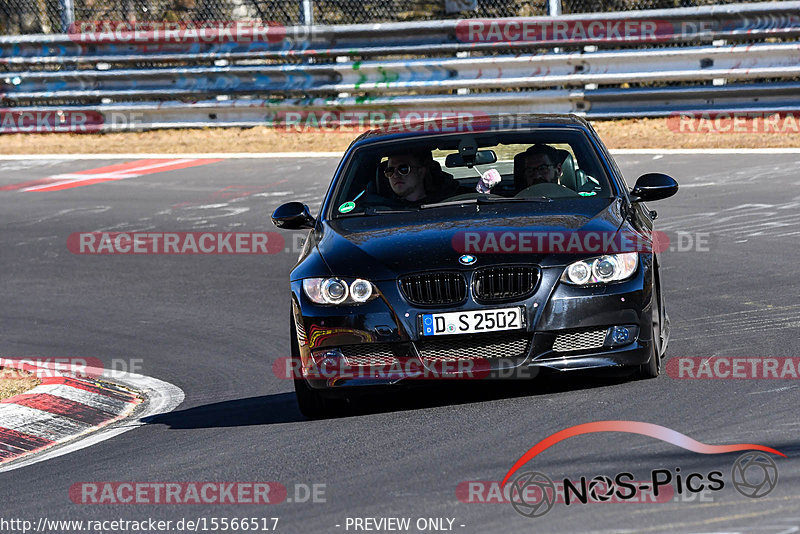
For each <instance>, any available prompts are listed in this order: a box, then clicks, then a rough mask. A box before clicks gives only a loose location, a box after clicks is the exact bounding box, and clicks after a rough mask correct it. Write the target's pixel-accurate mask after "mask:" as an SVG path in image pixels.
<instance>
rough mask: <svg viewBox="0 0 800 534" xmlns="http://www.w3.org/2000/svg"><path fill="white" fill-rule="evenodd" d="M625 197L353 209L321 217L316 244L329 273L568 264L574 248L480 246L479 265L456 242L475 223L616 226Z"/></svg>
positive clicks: (377, 274)
mask: <svg viewBox="0 0 800 534" xmlns="http://www.w3.org/2000/svg"><path fill="white" fill-rule="evenodd" d="M621 205H622V204H621V200H620V199H587V198H582V199H576V200H559V201H553V202H548V203H524V204H523V203H520V204H516V203H508V204H497V205H488V206H487V205H480V206H477V205H467V206H457V207H442V208H435V209H429V210H421V211H415V212H409V213H402V214H380V215H373V216H359V217H347V218H341V219H336V220H331V221H325V222H323V224H322V233H321V235H318V238H319V240H318V242H317V248H318V251H319V253H320V254H321V256H322V259H323V260H324V262H325V263H326V264H327V266H328V267H329V269H330V271H331V274H334V275H336V276H342V277H352V278H368V279H371V280H375V281H378V280H393V279H396V278H398V277H399V276H402V275H405V274H408V273H412V272H420V271H427V270H471V269H474V268H478V267H486V266H490V265H496V264H507V263H535V264H539V265H543V266H548V265H565V264H567V263H569V262H571V261H574V260H575V257H576V255H574V254H552V253H550V254H547V253H533V254H531V253H514V254H509V253H502V252H498V253H494V252H492V253H487V252H480V253H475V254H474V256H476V258H477V261H476V262H475V263H474V264H473V265H470V266H463V265H461V264H460V263H459V261H458V259H459V257H460V256H461V255H462V254H463V250H457V248H456V247H454V242H455V243H458V242H459V241H458V239H459V237H458V236H459V234H461V235H462V236H463V232H476V231H477V232H503V231H512V232H519V231H536V232H548V231H552V232H559V231H564V232H569V231H592V232H604V233H606V232H608V233H614V232H617V231H619V230H620V228H621V226H622V225H623V223H624V222H625V219H624V217H623V216H622V213H621ZM462 242H463V240H462ZM580 256H581V255H578V257H580ZM583 256H585V254H584V255H583Z"/></svg>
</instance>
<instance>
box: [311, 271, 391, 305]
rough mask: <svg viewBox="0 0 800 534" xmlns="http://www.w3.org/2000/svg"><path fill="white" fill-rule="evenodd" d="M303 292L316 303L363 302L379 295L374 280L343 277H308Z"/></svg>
mask: <svg viewBox="0 0 800 534" xmlns="http://www.w3.org/2000/svg"><path fill="white" fill-rule="evenodd" d="M303 292H305V294H306V296H307V297H308V298H309V299H311V301H312V302H314V303H316V304H330V305H336V304H361V303H363V302H367V301H368V300H372V299H373V298H375V297H376V296H377V290H376V289H375V286H374V285H372V282H370V281H369V280H363V279H361V278H359V279H357V280H350V281H348V280H344V279H341V278H336V277H331V278H306V279H305V280H303Z"/></svg>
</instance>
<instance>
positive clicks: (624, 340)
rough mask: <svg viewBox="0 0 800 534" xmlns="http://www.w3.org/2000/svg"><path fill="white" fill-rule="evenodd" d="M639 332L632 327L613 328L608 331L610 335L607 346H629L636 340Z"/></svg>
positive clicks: (607, 338)
mask: <svg viewBox="0 0 800 534" xmlns="http://www.w3.org/2000/svg"><path fill="white" fill-rule="evenodd" d="M638 330H639V329H638V328H637V327H636V326H632V325H619V326H612V327H611V328H609V329H608V334H607V335H606V345H608V346H609V347H622V346H624V345H629V344H631V343H633V342H634V340H636V334H638V333H639V332H638Z"/></svg>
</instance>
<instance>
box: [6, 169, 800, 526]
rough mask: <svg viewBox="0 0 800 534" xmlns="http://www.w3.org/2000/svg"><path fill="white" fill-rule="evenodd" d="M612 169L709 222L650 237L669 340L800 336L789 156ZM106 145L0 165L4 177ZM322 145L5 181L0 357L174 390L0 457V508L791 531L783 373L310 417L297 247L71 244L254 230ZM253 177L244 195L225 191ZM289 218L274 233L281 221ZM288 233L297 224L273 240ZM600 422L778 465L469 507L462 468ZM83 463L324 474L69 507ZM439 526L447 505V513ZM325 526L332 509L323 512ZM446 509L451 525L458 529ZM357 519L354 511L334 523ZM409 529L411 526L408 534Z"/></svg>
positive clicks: (562, 460) (606, 469) (726, 457)
mask: <svg viewBox="0 0 800 534" xmlns="http://www.w3.org/2000/svg"><path fill="white" fill-rule="evenodd" d="M617 161H618V162H619V163H620V165H621V167H622V168H623V171H624V173H625V175H626V177H627V179H628V181H629V182H633V181H634V179H635V177H636V176H638V175H639V174H641V173H644V172H646V171H660V172H666V173H668V174H671V175H672V176H674V177H675V178H676V179H677V180H678V181H679V183H680V184H681V186H682V188H681V191H680V192H679V193H678V195H677V196H675V197H673V198H671V199H668V200H665V201H662V202H659V203H653V204H651V205H650V207H651V208H652V209H656V210H657V211H658V213H659V218H658V221H657V223H658V224H659V229H662V230H667V231H671V232H675V231H686V232H708V233H709V237H708V246H707V250H700V251H697V250H693V251H684V252H678V251H673V252H665V253H664V255H663V258H662V263H663V268H662V271H663V277H664V284H663V285H664V288H665V298H666V303H667V306H668V310H669V313H670V315H671V318H672V324H673V330H672V341H671V344H670V347H669V351H668V354H667V357H668V358H676V357H681V356H703V357H710V356H717V357H719V356H742V357H756V358H761V357H769V356H776V357H796V356H798V355H800V340H798V326H800V322H799V321H800V320H799V319H798V316H800V303H799V302H798V298H797V296H798V287H799V286H798V284H797V279H798V275H797V265H798V264H800V251H798V247H797V244H798V243H799V242H800V209H798V208H800V182H799V181H798V174H797V169H798V168H800V155H797V154H794V155H790V154H786V155H763V154H760V155H713V156H703V155H665V156H663V157H662V156H653V155H627V156H625V155H623V156H618V157H617ZM112 163H116V162H115V161H114V160H109V161H108V162H103V161H71V162H66V161H61V162H59V161H49V162H48V161H35V162H34V161H11V162H2V163H0V168H2V172H0V187H1V186H3V185H8V184H12V183H17V182H22V181H25V180H35V179H39V178H42V177H45V176H49V175H52V174H57V173H64V172H76V171H79V170H84V169H90V168H95V167H100V166H102V165H106V164H112ZM335 165H336V160H335V159H327V158H323V159H308V158H297V159H275V160H247V159H241V160H228V161H222V162H217V163H213V164H210V165H205V166H201V167H195V168H189V169H182V170H176V171H171V172H165V173H159V174H153V175H149V176H142V177H139V178H133V179H127V180H120V181H116V182H109V183H101V184H95V185H91V186H86V187H77V188H74V189H68V190H64V191H54V192H48V193H21V192H19V191H5V192H0V205H1V206H2V209H0V227H1V228H2V232H1V233H0V250H2V252H1V253H0V273H2V274H1V275H0V290H1V291H0V292H1V294H2V299H1V300H0V302H2V305H1V306H0V308H1V310H0V324H1V325H2V327H0V328H1V331H0V355H3V356H40V357H55V356H58V357H92V358H99V359H100V360H102V361H103V362H104V363H105V364H106V365H110V364H111V363H112V361H113V360H115V359H116V360H122V361H127V362H131V361H133V362H134V363H137V362H138V364H139V367H138V369H135V370H136V371H137V372H140V373H142V374H145V375H148V376H152V377H156V378H159V379H162V380H166V381H168V382H171V383H173V384H175V385H177V386H179V387H180V388H181V389H183V391H184V392H185V394H186V400H185V402H184V403H183V404H182V405H181V406H180V407H179V408H178V409H177V410H176V411H174V412H172V413H170V414H168V415H165V416H161V417H158V418H156V419H155V420H153V421H151V423H150V424H148V425H145V426H143V427H141V428H137V429H135V430H133V431H131V432H127V433H125V434H122V435H120V436H117V437H115V438H113V439H111V440H108V441H104V442H102V443H99V444H96V445H94V446H91V447H89V448H86V449H83V450H79V451H77V452H74V453H71V454H68V455H65V456H62V457H59V458H55V459H52V460H48V461H45V462H41V463H38V464H35V465H32V466H28V467H24V468H21V469H17V470H15V471H10V472H7V473H2V474H0V517H2V518H5V519H11V518H20V519H29V520H32V521H34V522H35V521H36V520H38V518H40V517H45V518H48V519H62V520H64V519H78V520H80V519H83V520H87V519H96V520H111V519H118V518H122V519H130V520H143V519H147V518H155V519H171V520H173V521H174V520H178V519H180V518H190V519H196V518H198V517H206V518H212V517H217V518H219V517H229V518H231V517H279V518H280V521H279V524H278V529H277V530H278V531H280V532H346V531H348V530H345V524H346V519H347V518H348V517H350V518H353V517H362V518H363V517H375V518H380V517H410V518H412V525H413V522H414V521H415V520H416V519H417V518H420V517H425V518H427V517H443V518H452V519H454V520H455V521H454V523H453V529H454V530H455V531H457V532H494V531H516V532H555V533H564V532H622V531H628V532H706V533H707V532H765V533H767V532H789V531H794V530H793V529H797V528H800V527H798V525H800V478H799V477H798V468H800V459H798V456H800V437H799V436H800V435H799V434H798V430H800V419H798V415H797V414H798V412H797V406H798V389H797V385H796V384H797V382H796V381H793V380H676V379H673V378H670V377H668V376H665V375H663V374H662V376H660V377H659V378H658V379H656V380H651V381H641V382H630V381H625V380H618V379H617V380H615V379H603V380H596V379H587V378H580V377H574V376H569V377H566V376H565V377H558V378H555V379H548V380H535V381H533V382H531V383H528V384H523V385H515V384H509V383H500V384H488V383H477V382H475V383H466V384H459V385H456V386H448V387H442V388H439V387H435V388H423V389H422V390H420V391H404V392H402V393H394V394H391V395H386V396H377V397H371V398H370V399H369V400H368V402H365V403H362V404H360V405H359V406H357V407H356V408H355V410H354V411H353V412H352V413H350V414H349V415H347V416H345V417H342V418H338V419H331V420H324V421H308V420H305V419H304V418H303V417H302V416H301V415H300V413H299V412H298V410H297V408H296V406H295V403H294V396H293V393H292V385H291V383H290V382H289V381H288V380H283V379H280V378H277V377H276V376H274V374H273V373H272V363H273V362H274V361H275V360H276V359H278V358H281V357H285V356H287V355H288V347H289V345H288V332H287V315H288V290H287V289H288V284H287V275H288V273H289V270H290V268H291V267H292V265H293V264H294V261H295V259H296V253H295V252H289V253H280V254H275V255H255V256H244V255H234V256H222V255H209V256H174V255H173V256H170V255H160V256H159V255H148V256H89V255H74V254H72V253H70V252H69V251H68V250H67V247H66V240H67V236H68V235H69V234H70V233H72V232H86V231H98V230H108V231H133V230H153V231H181V230H183V231H191V230H203V229H210V230H213V231H265V230H266V231H272V230H273V229H274V228H273V227H272V226H271V223H270V222H269V214H270V213H271V212H272V210H273V209H274V208H275V207H276V206H277V205H279V204H280V203H282V202H285V201H288V200H290V199H292V200H302V201H304V202H307V203H309V204H310V205H311V206H312V210H313V209H314V208H315V207H316V206H317V205H318V203H319V201H320V199H321V197H322V195H323V194H324V192H325V189H326V187H327V185H328V182H329V179H330V176H331V174H332V171H333V170H334V167H335ZM226 188H229V189H227V191H228V192H230V191H249V193H248V194H246V195H244V196H241V197H240V198H238V199H235V200H233V199H231V198H230V196H229V197H228V198H225V197H224V195H223V194H221V193H220V191H221V190H223V189H226ZM288 235H290V234H287V236H288ZM287 242H289V243H291V239H287ZM598 420H633V421H645V422H651V423H656V424H659V425H663V426H666V427H669V428H671V429H674V430H677V431H678V432H681V433H683V434H686V435H688V436H690V437H692V438H693V439H696V440H698V441H701V442H703V443H709V444H719V445H724V444H732V443H742V442H743V443H757V444H762V445H767V446H770V447H774V448H776V449H778V450H780V451H781V452H783V453H785V454H786V455H787V458H777V459H776V463H777V465H778V468H779V473H780V479H779V483H778V486H777V487H776V488H775V490H774V491H773V492H772V493H770V494H769V495H767V496H766V497H763V498H761V499H749V498H746V497H744V496H741V495H739V494H738V493H737V492H736V491H735V490H734V489H733V488H732V487H730V484H728V485H727V486H726V487H725V488H724V490H721V491H719V492H715V493H713V495H712V496H711V499H712V501H710V502H708V501H701V500H700V499H699V498H696V499H694V500H679V501H670V502H666V503H647V504H637V503H625V504H610V503H597V504H587V505H580V504H578V505H570V506H565V505H563V504H556V505H555V507H554V508H553V509H552V510H550V512H549V513H547V514H546V515H545V516H543V517H540V518H535V519H531V518H527V517H523V516H522V515H520V514H518V513H517V512H515V510H514V509H513V508H512V506H511V505H510V504H484V503H464V502H461V501H459V499H458V497H457V495H456V488H457V487H458V485H459V483H461V482H463V481H470V480H490V481H491V480H493V481H496V480H500V479H502V478H503V476H504V475H505V473H506V471H507V470H508V469H509V468H510V467H511V465H512V464H513V463H514V461H515V460H516V459H517V458H519V457H520V456H521V455H522V453H523V452H525V451H526V450H527V449H528V448H530V447H532V446H533V445H534V444H535V443H536V442H538V441H539V440H541V439H543V438H545V437H547V436H548V435H550V434H553V433H555V432H557V431H559V430H562V429H564V428H567V427H569V426H571V425H576V424H579V423H586V422H591V421H598ZM738 455H739V453H729V454H722V455H702V454H696V453H694V452H690V451H687V450H684V449H682V448H679V447H676V446H674V445H671V444H669V443H665V442H662V441H659V440H656V439H653V438H650V437H646V436H640V435H633V434H621V433H601V434H592V435H584V436H578V437H574V438H571V439H569V440H566V441H563V442H561V443H559V444H557V445H555V446H553V447H552V448H550V449H549V450H547V451H545V452H544V453H542V454H540V455H539V456H537V457H536V458H535V459H534V460H533V461H532V462H531V464H530V465H529V466H528V467H529V468H531V469H534V470H536V471H539V472H542V473H545V474H547V475H549V476H550V477H551V478H553V479H561V478H564V477H567V478H570V479H578V478H580V477H581V476H586V477H587V478H591V477H593V476H595V475H599V474H606V475H611V476H613V475H614V474H616V473H619V472H622V471H629V472H632V473H633V474H634V475H636V478H637V479H638V480H645V479H647V478H649V476H650V471H651V470H653V469H658V468H667V469H671V470H673V471H674V468H676V467H680V469H681V472H683V473H686V474H688V473H689V472H698V473H708V472H710V471H714V470H720V471H722V472H723V473H724V476H725V480H726V481H727V480H729V477H730V469H731V465H732V463H733V461H734V460H735V459H736V458H737V457H738ZM85 481H151V482H155V481H162V482H163V481H228V482H233V481H276V482H280V483H281V484H283V485H284V486H286V487H287V488H289V492H290V494H289V497H290V498H291V497H292V491H293V488H294V485H295V484H309V485H310V484H325V501H326V502H324V503H322V502H320V503H314V504H312V503H308V502H306V503H295V502H291V503H290V502H284V503H281V504H276V505H271V506H266V507H262V506H255V505H194V504H189V505H81V504H75V503H73V502H72V501H71V500H70V498H69V495H68V491H69V488H70V486H72V485H73V484H75V483H78V482H85ZM445 524H446V523H445ZM336 525H340V526H338V527H337V526H336ZM461 525H463V526H461ZM349 531H350V532H353V529H352V528H351V529H350V530H349ZM412 531H416V530H412Z"/></svg>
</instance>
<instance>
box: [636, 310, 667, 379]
mask: <svg viewBox="0 0 800 534" xmlns="http://www.w3.org/2000/svg"><path fill="white" fill-rule="evenodd" d="M656 296H658V294H656ZM655 301H656V311H655V312H654V313H653V326H652V329H651V331H650V335H651V338H650V339H652V342H651V343H650V360H648V362H647V363H643V364H642V365H640V366H639V367H638V368H637V370H636V378H637V379H640V380H647V379H650V378H656V377H657V376H658V375H659V374H660V373H661V346H660V341H661V310H660V308H661V306H660V302H661V299H659V298H656V299H655Z"/></svg>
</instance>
